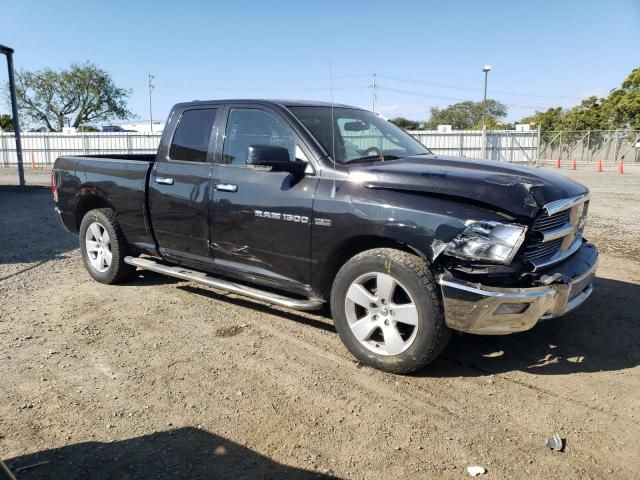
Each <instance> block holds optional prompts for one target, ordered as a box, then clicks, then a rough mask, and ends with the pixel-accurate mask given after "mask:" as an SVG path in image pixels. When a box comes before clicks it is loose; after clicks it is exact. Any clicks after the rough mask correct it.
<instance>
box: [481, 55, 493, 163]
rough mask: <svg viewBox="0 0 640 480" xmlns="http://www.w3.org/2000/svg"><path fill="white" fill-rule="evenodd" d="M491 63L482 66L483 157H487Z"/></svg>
mask: <svg viewBox="0 0 640 480" xmlns="http://www.w3.org/2000/svg"><path fill="white" fill-rule="evenodd" d="M490 70H491V65H485V66H484V67H482V71H483V72H484V100H483V101H482V158H487V77H488V76H489V71H490Z"/></svg>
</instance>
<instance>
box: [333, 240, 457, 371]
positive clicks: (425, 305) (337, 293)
mask: <svg viewBox="0 0 640 480" xmlns="http://www.w3.org/2000/svg"><path fill="white" fill-rule="evenodd" d="M398 287H399V288H398ZM364 303H369V306H368V307H367V306H363V305H362V304H364ZM331 313H332V316H333V320H334V322H335V327H336V330H337V331H338V335H339V336H340V339H341V340H342V342H343V343H344V344H345V346H346V347H347V349H348V350H349V351H350V352H351V353H352V354H353V356H354V357H356V358H357V359H358V360H360V361H361V362H363V363H365V364H367V365H370V366H372V367H374V368H377V369H379V370H383V371H386V372H391V373H400V374H405V373H409V372H412V371H414V370H417V369H419V368H421V367H424V366H425V365H427V364H428V363H429V362H431V361H433V360H434V359H435V358H437V357H438V356H439V355H440V354H441V353H442V351H443V350H444V349H445V347H446V346H447V344H448V342H449V338H450V337H451V331H450V330H449V329H448V328H447V326H446V324H445V320H444V310H443V307H442V301H441V299H440V296H439V293H438V289H437V285H436V283H435V280H434V278H433V275H432V274H431V271H430V269H429V266H428V265H427V263H426V262H425V261H424V260H423V259H422V258H420V257H419V256H417V255H413V254H410V253H407V252H403V251H401V250H395V249H392V248H376V249H373V250H367V251H365V252H362V253H359V254H358V255H356V256H354V257H353V258H351V259H350V260H349V261H348V262H347V263H345V264H344V265H343V266H342V268H341V269H340V271H339V272H338V274H337V275H336V278H335V280H334V282H333V287H332V289H331ZM359 322H360V323H359ZM405 322H406V323H405ZM354 325H355V326H354ZM394 330H395V332H394ZM356 333H357V334H358V336H356ZM358 337H360V339H359V338H358Z"/></svg>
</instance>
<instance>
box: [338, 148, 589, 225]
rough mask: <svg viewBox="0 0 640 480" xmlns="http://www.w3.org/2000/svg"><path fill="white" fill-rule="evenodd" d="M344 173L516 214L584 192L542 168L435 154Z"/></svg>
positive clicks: (370, 184) (367, 181) (360, 166)
mask: <svg viewBox="0 0 640 480" xmlns="http://www.w3.org/2000/svg"><path fill="white" fill-rule="evenodd" d="M349 176H350V178H351V179H352V180H353V181H357V182H361V183H362V184H363V186H365V187H367V188H380V189H388V190H402V191H413V192H424V193H431V194H437V195H447V196H452V197H458V198H463V199H466V200H469V201H472V202H478V203H482V204H487V205H491V206H494V207H496V208H497V209H500V210H503V211H506V212H508V213H510V214H511V215H514V216H517V217H522V216H526V217H534V216H536V215H538V214H539V211H540V208H541V207H542V206H544V205H545V204H547V203H549V202H553V201H554V200H560V199H564V198H569V197H574V196H577V195H581V194H583V193H586V192H587V191H588V190H587V188H586V187H584V186H583V185H581V184H579V183H577V182H574V181H573V180H570V179H568V178H565V177H563V176H561V175H557V174H554V173H552V172H548V171H546V170H542V169H537V168H531V167H521V166H517V165H514V164H512V163H506V162H497V161H492V160H471V159H466V158H459V157H445V156H435V155H429V156H415V157H406V158H402V159H400V160H388V161H385V162H376V163H366V164H356V165H353V166H350V167H349Z"/></svg>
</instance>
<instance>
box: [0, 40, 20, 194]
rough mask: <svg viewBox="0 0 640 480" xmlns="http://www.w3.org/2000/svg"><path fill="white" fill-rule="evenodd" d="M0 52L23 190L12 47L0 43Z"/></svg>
mask: <svg viewBox="0 0 640 480" xmlns="http://www.w3.org/2000/svg"><path fill="white" fill-rule="evenodd" d="M0 53H4V54H5V55H6V56H7V69H8V70H9V95H10V97H11V115H12V116H13V118H12V120H13V132H14V134H15V138H16V157H17V159H18V180H19V183H20V190H21V191H22V190H24V184H25V182H24V166H23V164H22V139H21V138H20V122H19V121H18V99H17V98H16V82H15V79H14V77H13V48H9V47H5V46H4V45H0Z"/></svg>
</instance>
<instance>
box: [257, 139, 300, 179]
mask: <svg viewBox="0 0 640 480" xmlns="http://www.w3.org/2000/svg"><path fill="white" fill-rule="evenodd" d="M247 165H252V166H257V167H271V171H272V172H291V173H293V174H296V175H302V174H304V171H305V170H306V168H307V163H306V162H301V161H297V160H295V161H293V162H292V161H291V160H289V150H287V149H286V148H283V147H278V146H276V145H249V146H248V147H247Z"/></svg>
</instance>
